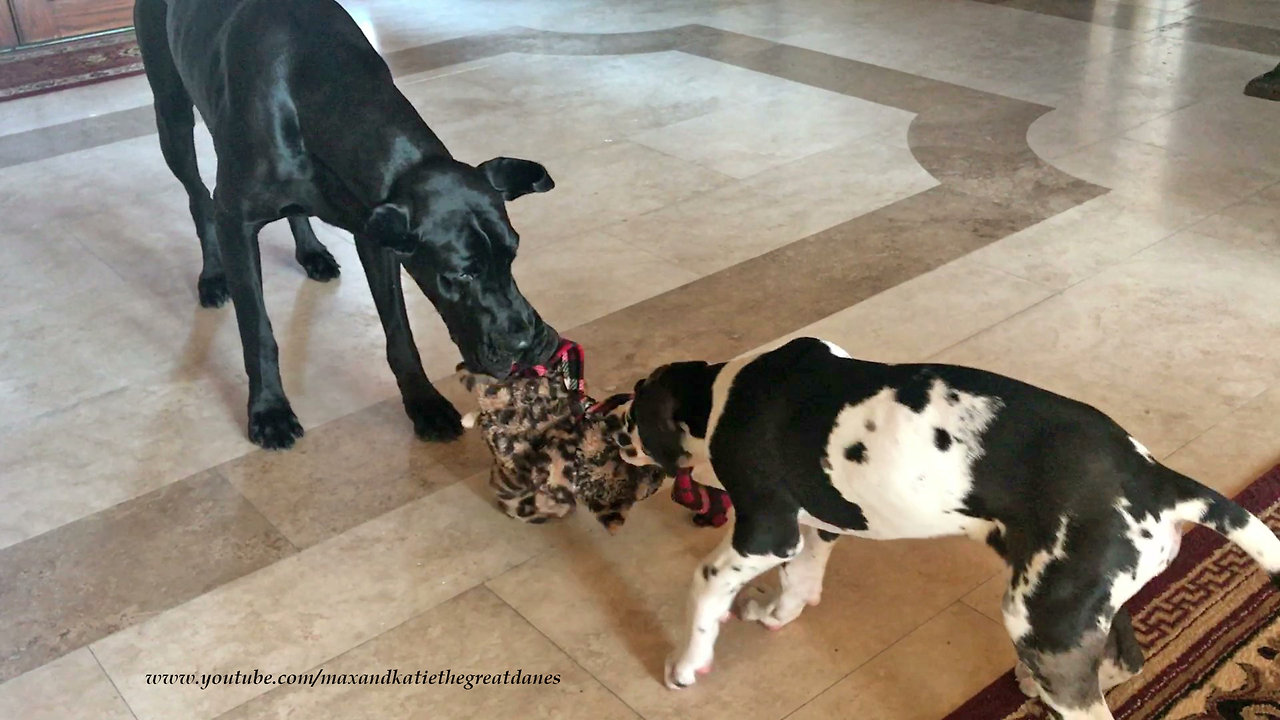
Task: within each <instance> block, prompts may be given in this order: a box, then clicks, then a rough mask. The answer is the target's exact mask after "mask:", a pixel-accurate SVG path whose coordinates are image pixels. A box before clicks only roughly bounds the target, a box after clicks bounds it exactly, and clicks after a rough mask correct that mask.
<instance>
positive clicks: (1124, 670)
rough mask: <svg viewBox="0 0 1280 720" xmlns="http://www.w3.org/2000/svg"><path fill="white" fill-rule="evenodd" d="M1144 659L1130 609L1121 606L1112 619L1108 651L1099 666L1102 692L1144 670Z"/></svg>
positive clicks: (1108, 637)
mask: <svg viewBox="0 0 1280 720" xmlns="http://www.w3.org/2000/svg"><path fill="white" fill-rule="evenodd" d="M1144 661H1145V658H1144V657H1143V656H1142V646H1141V645H1139V644H1138V636H1137V635H1136V634H1134V632H1133V621H1132V619H1130V617H1129V611H1128V610H1125V609H1123V608H1121V610H1120V612H1118V613H1116V616H1115V618H1114V619H1113V620H1112V621H1111V633H1110V634H1109V635H1108V636H1107V647H1106V651H1105V654H1104V655H1103V657H1102V665H1101V666H1100V667H1099V668H1098V682H1099V684H1100V685H1101V687H1102V692H1106V691H1108V690H1110V689H1111V688H1113V687H1115V686H1117V685H1119V684H1120V683H1123V682H1124V681H1126V680H1128V679H1129V678H1131V677H1133V676H1134V675H1137V674H1138V673H1140V672H1142V665H1143V663H1144Z"/></svg>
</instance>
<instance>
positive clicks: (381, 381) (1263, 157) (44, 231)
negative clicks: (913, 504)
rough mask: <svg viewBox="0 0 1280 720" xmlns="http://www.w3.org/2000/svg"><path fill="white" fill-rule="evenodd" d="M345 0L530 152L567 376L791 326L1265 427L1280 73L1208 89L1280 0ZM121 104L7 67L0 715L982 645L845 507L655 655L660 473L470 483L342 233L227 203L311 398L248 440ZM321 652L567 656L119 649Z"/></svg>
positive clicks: (951, 673) (563, 698) (420, 92)
mask: <svg viewBox="0 0 1280 720" xmlns="http://www.w3.org/2000/svg"><path fill="white" fill-rule="evenodd" d="M344 4H345V5H346V6H347V7H348V8H349V9H350V10H351V12H352V14H353V15H354V16H355V17H356V18H357V20H358V21H359V23H360V24H361V26H362V27H363V28H365V29H366V32H367V33H368V34H369V35H370V37H371V38H372V39H373V40H374V42H375V43H376V44H377V46H378V47H379V49H380V50H381V51H382V52H383V53H384V54H386V56H387V57H388V60H389V63H390V64H391V66H392V68H393V70H394V72H395V74H396V76H397V79H398V82H399V83H400V84H401V87H402V89H403V90H404V92H405V93H406V94H407V95H408V97H409V98H410V99H411V100H412V101H413V102H414V103H415V104H416V105H417V107H418V108H419V109H420V110H421V112H422V114H423V116H424V117H425V118H426V119H427V120H428V122H429V123H431V124H432V126H433V127H434V128H435V129H436V130H437V132H438V133H439V134H440V135H441V137H442V138H443V139H444V140H445V142H446V143H447V144H449V145H450V147H451V148H452V149H453V150H454V152H455V153H456V154H457V155H458V156H460V157H461V158H462V159H465V160H468V161H471V162H478V161H480V160H483V159H486V158H488V157H492V156H495V155H504V154H505V155H517V156H524V157H529V158H533V159H537V160H539V161H541V162H543V163H544V164H546V166H547V167H548V168H549V169H550V171H551V173H552V174H553V176H554V177H555V179H556V181H557V188H556V189H555V190H554V191H553V192H551V193H549V194H546V195H538V196H531V197H529V198H525V199H522V200H520V201H518V202H516V203H513V204H512V206H511V214H512V217H513V222H514V224H515V225H516V227H517V228H518V229H519V230H520V232H521V235H522V236H523V238H524V242H523V247H522V250H521V255H520V258H519V260H518V261H517V263H516V271H517V275H518V277H519V279H520V283H521V286H522V288H523V289H524V290H525V292H526V294H527V295H528V296H529V297H530V299H531V300H532V301H533V302H534V304H535V305H537V306H538V307H539V308H540V309H541V311H542V313H543V314H544V315H545V316H546V317H547V319H548V320H549V321H551V322H552V323H553V324H555V325H556V326H557V327H558V328H560V329H561V330H562V331H563V332H564V333H565V334H566V335H568V336H569V337H572V338H575V339H577V340H579V341H581V342H583V343H584V344H585V345H586V346H587V348H588V351H589V355H588V371H589V376H590V380H591V382H592V383H593V387H595V388H596V389H597V391H599V392H601V393H603V392H606V391H608V390H612V389H614V388H624V389H625V388H626V387H629V386H630V383H631V381H632V380H633V379H634V378H635V377H636V376H638V375H640V374H641V373H644V372H646V371H647V370H648V369H650V368H652V367H653V366H654V365H656V364H658V363H660V362H663V361H666V360H670V359H675V358H680V357H704V358H721V359H723V358H727V357H731V356H734V355H737V354H739V353H743V352H747V351H750V350H753V349H756V348H759V347H764V346H768V345H770V344H772V343H775V342H778V341H779V340H780V339H782V338H787V337H790V336H793V335H796V334H816V335H820V336H823V337H826V338H829V339H832V340H834V341H836V342H839V343H840V344H842V345H844V346H845V347H846V348H848V349H849V350H850V351H852V352H854V353H855V354H856V355H859V356H863V357H867V358H872V359H880V360H888V361H918V360H926V359H936V360H945V361H951V362H959V363H965V364H970V365H976V366H980V367H984V368H988V369H991V370H996V371H1001V372H1005V373H1008V374H1011V375H1014V376H1016V377H1019V378H1022V379H1024V380H1028V381H1031V382H1034V383H1038V384H1040V385H1043V386H1045V387H1048V388H1051V389H1053V390H1056V391H1059V392H1062V393H1064V394H1068V395H1072V396H1075V397H1078V398H1081V399H1083V400H1086V401H1089V402H1092V403H1094V404H1096V405H1098V406H1099V407H1101V408H1103V409H1105V410H1106V411H1108V412H1109V413H1111V414H1112V415H1114V416H1115V417H1116V418H1117V419H1118V420H1120V421H1121V422H1122V423H1123V424H1124V425H1126V426H1127V427H1128V428H1130V429H1131V430H1132V431H1133V433H1134V434H1135V435H1136V436H1137V437H1139V438H1140V439H1141V440H1142V441H1143V442H1144V443H1145V444H1146V445H1147V446H1148V447H1150V448H1151V449H1152V450H1153V451H1154V452H1156V453H1157V454H1158V455H1160V456H1161V457H1162V458H1164V459H1165V460H1166V461H1167V462H1169V463H1170V464H1172V465H1173V466H1175V467H1177V468H1179V469H1181V470H1183V471H1186V472H1189V473H1192V474H1194V475H1195V476H1197V477H1199V478H1201V479H1202V480H1204V481H1206V482H1208V483H1210V484H1212V485H1214V486H1216V487H1218V488H1220V489H1222V490H1224V491H1227V492H1234V491H1236V490H1238V489H1240V488H1241V487H1243V486H1244V485H1245V484H1247V482H1248V481H1249V480H1250V479H1252V478H1253V477H1254V476H1255V475H1257V474H1258V473H1260V472H1261V471H1262V470H1264V469H1266V468H1268V467H1270V466H1271V465H1273V464H1275V463H1276V462H1277V461H1278V460H1280V361H1278V359H1277V349H1280V134H1278V133H1277V132H1276V128H1278V127H1280V103H1268V102H1265V101H1262V100H1255V99H1251V98H1247V97H1244V96H1243V95H1242V94H1241V90H1242V89H1243V87H1244V85H1245V83H1246V82H1247V81H1248V80H1249V79H1250V78H1252V77H1254V76H1256V75H1258V74H1261V73H1262V72H1264V71H1267V70H1269V69H1271V68H1272V67H1274V66H1275V63H1276V61H1277V57H1276V55H1277V54H1280V1H1277V0H1201V1H1200V2H1190V1H1188V0H1133V1H1131V2H1124V1H1119V2H1118V1H1115V0H1094V1H1092V2H1089V1H1084V0H1007V1H1004V2H1001V1H997V0H990V1H987V2H972V1H970V0H758V1H753V0H695V1H692V2H690V1H679V2H677V1H676V0H637V1H636V2H630V3H612V2H608V1H607V0H571V1H569V2H556V1H553V0H514V1H512V0H467V1H463V0H454V1H450V0H442V1H440V2H432V3H414V2H406V1H405V0H346V1H345V2H344ZM149 102H150V97H149V92H148V90H147V87H146V83H145V81H144V80H143V79H141V78H129V79H124V80H117V81H113V82H109V83H104V84H101V85H95V86H91V87H86V88H80V89H75V90H69V91H64V92H61V93H58V94H55V95H47V96H42V97H35V98H30V99H25V100H18V101H12V102H7V103H3V104H0V236H2V241H0V406H2V407H3V408H4V412H3V413H0V682H2V684H0V717H3V718H24V719H25V720H45V719H53V718H57V719H59V720H61V719H70V718H86V719H93V720H99V719H102V718H109V719H115V718H121V719H124V718H137V719H138V720H162V719H164V720H168V719H172V718H180V719H183V720H208V719H211V718H228V719H230V718H236V719H241V718H244V719H248V718H308V719H309V720H311V719H315V720H326V719H328V718H334V719H338V718H341V719H343V720H347V719H351V718H377V719H378V720H389V719H392V718H424V717H429V718H432V719H433V720H434V719H435V718H472V717H475V718H490V717H501V716H511V717H521V718H525V717H530V718H532V717H544V718H557V719H559V718H636V717H643V718H647V719H650V720H657V719H659V718H672V719H675V718H703V719H707V720H711V719H713V718H721V717H732V718H735V720H776V719H778V718H783V717H790V718H796V719H802V720H819V719H822V718H846V717H857V718H864V719H865V718H877V719H878V718H883V719H885V720H888V719H890V718H893V719H899V718H912V719H915V718H918V719H920V720H931V719H933V718H939V717H941V716H943V715H945V714H946V713H947V712H948V711H949V710H950V709H952V708H954V707H955V706H957V705H958V704H959V703H961V702H962V701H963V700H965V699H966V698H967V697H969V696H970V695H972V694H973V693H974V692H976V691H977V690H979V689H980V688H982V687H983V686H984V685H985V684H986V683H988V682H989V681H990V680H992V679H993V678H995V677H996V676H998V675H999V674H1001V673H1003V672H1004V671H1006V670H1007V669H1008V668H1009V667H1010V666H1011V664H1012V657H1013V656H1012V651H1011V649H1010V647H1009V644H1008V641H1007V639H1006V638H1005V635H1004V631H1003V629H1002V627H1001V625H1000V623H999V621H998V617H999V615H998V600H999V596H1000V593H1001V591H1002V583H1003V574H1002V571H1001V569H1000V564H999V563H998V562H997V560H996V559H995V558H994V556H992V555H991V554H990V553H989V552H988V551H987V550H986V549H985V548H983V547H980V546H978V545H976V544H972V543H969V542H967V541H963V540H941V541H929V542H894V543H872V542H863V541H852V540H846V541H844V542H842V543H841V544H840V545H839V546H838V548H837V550H836V551H835V556H834V559H833V561H832V567H831V571H830V575H829V579H828V586H827V587H828V589H827V592H826V594H825V595H824V598H825V601H824V602H823V604H822V605H821V606H819V607H816V608H813V609H811V610H810V611H808V612H806V614H805V615H804V616H803V617H802V618H801V619H800V620H799V621H797V622H796V623H794V624H793V625H791V626H789V627H787V628H786V629H785V630H784V631H782V632H780V633H777V634H770V633H767V632H765V631H764V630H763V629H762V628H760V627H757V626H749V625H746V624H743V623H731V624H730V625H729V626H727V628H726V631H725V633H724V635H723V636H722V639H721V642H720V645H719V654H718V657H717V663H716V669H715V672H714V673H713V674H711V675H710V676H708V677H707V678H705V679H704V680H703V681H702V683H700V684H699V685H698V686H697V687H696V688H693V689H690V690H688V691H685V692H682V693H672V692H669V691H667V690H666V689H664V688H663V686H662V684H661V682H660V680H659V676H660V674H661V670H662V660H663V657H664V655H665V654H666V653H667V651H668V649H669V647H670V645H671V642H672V639H673V637H674V636H675V633H676V630H677V623H678V620H679V617H680V615H681V613H682V608H683V598H684V595H685V590H686V584H687V580H688V578H689V577H690V574H691V572H692V570H693V568H694V567H695V564H696V561H697V558H699V557H700V556H701V555H702V554H704V553H706V552H708V551H709V550H710V549H711V548H712V547H713V546H714V545H715V544H716V543H717V542H718V539H719V535H720V533H719V532H718V531H713V530H703V529H697V528H695V527H693V526H692V525H691V524H690V523H689V521H688V516H687V514H686V512H685V511H683V510H682V509H680V508H679V507H677V506H675V505H674V504H672V503H670V502H669V501H667V500H666V499H665V498H664V497H662V496H659V497H657V498H655V499H653V500H650V501H648V502H646V503H644V504H643V505H642V506H641V507H640V508H639V509H638V510H637V512H636V513H635V514H634V515H633V517H632V519H631V521H630V522H629V523H628V524H627V525H626V526H625V528H624V529H623V531H622V532H621V533H620V534H619V535H618V536H615V537H608V536H606V535H605V534H604V533H603V532H602V531H601V530H600V529H599V528H597V527H594V526H593V522H592V521H591V519H590V518H588V517H579V518H573V519H571V520H570V521H567V522H563V523H559V524H554V525H551V526H541V527H528V526H523V525H520V524H518V523H515V522H513V521H510V520H507V519H506V518H504V517H503V516H501V515H500V514H499V513H498V512H497V511H495V510H494V509H492V507H491V506H490V504H489V501H488V499H487V495H486V490H485V487H484V469H485V466H486V465H485V462H486V460H485V455H484V452H483V450H482V448H480V447H479V445H478V444H477V443H476V442H475V438H467V439H465V440H464V441H461V442H459V443H455V444H452V445H448V446H438V445H428V444H424V443H421V442H418V441H416V440H415V439H414V438H413V437H412V432H411V428H410V425H409V423H408V421H407V420H406V418H405V417H404V416H403V413H402V412H401V410H400V408H399V402H398V398H397V394H396V388H395V384H394V381H393V379H392V377H391V374H390V372H389V371H388V369H387V367H386V365H385V363H384V361H383V336H382V331H381V328H380V325H379V323H378V320H377V317H376V314H375V312H374V310H373V306H372V302H371V300H370V297H369V292H368V288H367V286H366V285H365V282H364V278H363V277H362V273H361V269H360V265H359V262H358V261H357V259H356V255H355V252H354V248H353V246H352V244H351V240H350V238H349V237H347V236H345V235H344V234H342V233H340V232H338V231H336V230H332V229H328V228H318V230H319V232H320V236H321V239H322V240H323V241H324V242H325V244H326V245H327V246H328V247H329V248H330V250H331V251H332V252H333V254H334V255H335V257H337V258H338V260H339V262H341V264H342V268H343V275H342V278H341V279H340V280H339V281H337V282H332V283H328V284H318V283H314V282H311V281H308V280H307V279H306V278H305V276H304V275H303V273H302V271H301V270H300V269H299V268H298V267H297V265H296V264H295V263H294V261H293V259H292V255H293V249H292V245H291V243H290V241H289V238H288V234H287V231H286V230H285V228H284V227H272V228H269V229H268V231H266V232H265V233H264V238H263V266H264V275H265V287H266V293H267V304H268V307H269V309H270V312H271V315H272V319H273V321H274V325H275V328H276V334H277V337H278V339H279V341H280V345H281V362H282V366H283V375H284V381H285V384H286V386H287V388H288V390H289V393H290V397H291V398H292V400H293V404H294V408H295V409H296V410H297V411H298V414H299V416H300V418H301V420H302V422H303V424H304V425H305V426H306V428H307V436H306V438H305V439H303V440H302V441H301V442H300V443H299V445H298V446H297V447H296V448H295V449H293V450H291V451H289V452H284V453H266V452H262V451H259V450H257V449H256V448H254V446H252V445H250V444H249V443H248V442H247V441H246V440H245V437H244V430H243V426H244V422H245V418H244V393H245V389H246V388H245V380H244V376H243V370H242V368H241V365H240V360H239V354H240V347H239V342H238V338H237V337H236V334H235V327H234V325H235V323H234V320H233V317H232V314H231V310H230V308H224V309H221V310H216V311H211V310H201V309H199V308H198V307H197V304H196V296H195V276H196V273H197V271H198V263H199V250H198V246H197V244H196V240H195V236H194V232H193V230H192V226H191V222H190V219H189V217H188V216H187V211H186V199H185V196H184V194H183V192H182V189H181V187H180V186H179V185H178V184H177V182H176V181H175V180H173V178H172V177H171V176H170V175H169V173H168V170H167V169H166V168H165V166H164V163H163V161H162V159H161V157H160V152H159V150H158V147H157V144H156V138H155V134H154V124H153V119H152V115H151V110H150V107H149ZM199 147H200V153H201V160H202V162H203V163H204V165H203V168H202V169H203V171H204V172H205V173H206V175H207V176H209V177H210V178H212V170H213V167H214V161H213V157H212V152H211V148H210V146H209V143H208V140H207V137H205V136H200V138H199ZM566 278H573V280H572V281H571V282H566ZM409 305H410V312H411V315H412V318H413V322H414V325H415V333H416V335H417V338H418V341H419V345H420V347H421V349H422V353H423V356H424V361H425V363H426V365H427V368H428V371H429V373H430V374H431V375H432V377H433V378H435V379H438V380H439V381H440V382H441V384H442V387H444V388H445V389H446V391H447V392H448V393H449V394H451V395H452V396H454V397H457V398H459V400H460V401H465V398H462V397H461V393H460V392H459V391H458V389H457V388H455V387H454V382H453V380H452V379H451V377H450V373H451V370H452V367H453V366H454V364H455V363H456V361H457V355H456V351H455V350H454V349H453V348H452V347H451V346H450V345H449V344H448V342H447V340H446V335H445V334H444V330H443V326H442V324H441V323H440V321H439V320H438V319H437V318H436V317H435V316H434V314H433V312H432V310H431V308H430V305H429V304H428V303H427V302H426V301H425V299H423V298H422V297H421V296H420V295H417V294H416V293H410V297H409ZM319 668H323V669H324V670H326V671H329V672H349V673H384V672H385V671H386V670H387V669H389V668H397V669H399V670H400V671H402V672H403V671H404V670H406V669H407V670H409V671H410V672H412V671H413V670H418V669H420V670H428V671H432V672H435V671H440V670H446V669H447V670H452V671H453V672H455V673H475V672H481V673H483V672H495V671H496V672H498V673H502V672H503V671H512V672H514V671H515V670H517V669H519V670H522V671H523V672H524V673H526V674H528V673H538V674H546V673H553V674H556V675H558V676H559V677H560V680H561V681H560V683H559V684H556V685H544V686H537V685H518V686H515V685H508V686H498V687H485V686H478V687H474V688H472V689H470V690H467V689H463V688H462V687H459V686H452V685H450V686H438V685H431V686H429V685H408V686H387V685H359V686H352V685H346V686H316V687H314V688H313V687H305V686H303V687H300V686H296V685H294V686H267V685H260V684H237V685H229V686H215V687H210V688H208V689H200V688H198V687H194V686H190V685H172V684H157V683H154V682H148V679H147V676H148V674H154V673H196V674H201V673H213V672H234V671H236V670H239V671H242V672H250V673H251V672H252V671H254V670H255V669H256V670H258V671H260V672H262V673H268V672H269V673H275V674H283V673H306V672H312V671H314V670H316V669H319Z"/></svg>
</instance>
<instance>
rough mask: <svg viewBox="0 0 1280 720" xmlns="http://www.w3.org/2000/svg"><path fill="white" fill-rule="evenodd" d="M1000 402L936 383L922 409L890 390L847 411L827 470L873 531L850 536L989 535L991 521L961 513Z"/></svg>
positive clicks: (832, 441)
mask: <svg viewBox="0 0 1280 720" xmlns="http://www.w3.org/2000/svg"><path fill="white" fill-rule="evenodd" d="M998 404H999V403H998V402H997V401H995V400H993V399H990V398H985V397H980V396H975V395H970V394H964V393H959V392H956V391H954V390H951V389H950V388H947V387H946V386H945V385H944V384H943V383H942V382H941V381H935V383H934V384H933V386H932V387H931V388H930V391H929V395H928V402H927V403H926V404H925V405H924V406H923V408H921V409H919V410H917V409H913V408H911V407H908V406H907V405H904V404H902V403H900V402H898V401H897V400H896V399H895V397H894V393H893V391H892V390H890V389H888V388H886V389H884V390H882V391H880V392H879V393H877V394H876V395H875V396H873V397H871V398H869V399H867V400H866V401H864V402H862V403H859V404H857V405H850V406H847V407H845V408H844V409H843V410H842V411H841V412H840V414H839V415H838V416H837V418H836V422H835V424H834V425H833V426H832V429H831V432H830V435H829V436H828V439H827V448H826V458H825V461H824V462H823V469H824V470H825V471H826V473H827V477H828V480H829V482H830V483H831V484H832V486H833V487H834V488H835V489H836V490H837V491H838V492H839V493H840V495H841V496H843V497H844V498H845V499H846V500H848V501H849V502H851V503H854V504H856V505H857V506H859V507H860V508H861V509H862V513H863V515H864V516H865V518H866V523H867V528H866V530H862V531H856V532H852V533H850V534H854V535H859V536H862V537H869V538H875V539H893V538H923V537H937V536H940V535H956V534H967V535H971V536H974V537H985V535H986V533H987V532H989V531H990V529H991V523H988V522H986V521H983V520H979V519H976V518H972V517H969V516H967V515H965V514H963V513H962V512H961V511H962V509H963V508H964V500H965V498H966V497H967V496H968V495H969V493H970V491H971V490H972V487H973V476H972V467H973V463H974V462H975V461H976V460H977V459H978V458H979V457H980V456H981V454H982V446H981V441H982V432H983V430H985V429H986V427H987V425H988V424H990V422H991V420H992V418H993V417H994V416H995V412H996V410H997V409H998ZM846 532H847V531H846Z"/></svg>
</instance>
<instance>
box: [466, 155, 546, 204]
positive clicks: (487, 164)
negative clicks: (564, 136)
mask: <svg viewBox="0 0 1280 720" xmlns="http://www.w3.org/2000/svg"><path fill="white" fill-rule="evenodd" d="M477 167H478V168H479V170H480V172H482V173H484V176H485V177H486V178H488V179H489V184H490V185H492V186H493V189H494V190H497V191H498V192H500V193H502V199H503V200H507V201H511V200H515V199H516V198H518V197H520V196H521V195H528V194H529V193H535V192H539V193H543V192H546V191H548V190H550V189H551V188H553V187H555V186H556V183H555V181H554V180H552V179H551V176H550V175H548V174H547V169H546V168H544V167H542V165H541V164H539V163H536V162H534V161H532V160H521V159H519V158H509V157H496V158H494V159H492V160H485V161H484V162H482V163H480V164H479V165H478V166H477Z"/></svg>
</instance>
